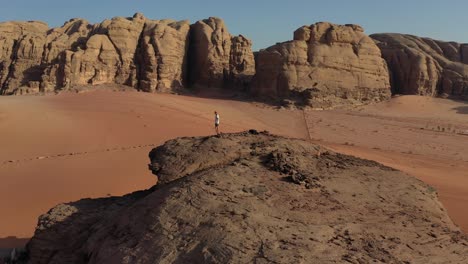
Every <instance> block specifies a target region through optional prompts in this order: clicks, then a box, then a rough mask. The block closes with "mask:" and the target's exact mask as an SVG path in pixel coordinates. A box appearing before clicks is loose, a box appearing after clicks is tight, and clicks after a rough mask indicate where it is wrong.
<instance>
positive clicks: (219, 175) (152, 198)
mask: <svg viewBox="0 0 468 264" xmlns="http://www.w3.org/2000/svg"><path fill="white" fill-rule="evenodd" d="M319 153H320V154H319ZM149 156H150V160H151V164H150V169H151V170H152V171H153V172H154V173H155V174H156V175H157V177H158V185H156V186H155V187H153V188H152V189H150V190H147V191H142V192H138V193H133V194H129V195H127V196H124V197H112V198H104V199H95V200H90V199H85V200H81V201H78V202H73V203H68V204H62V205H58V206H57V207H55V208H53V209H51V210H50V211H49V212H48V213H47V214H45V215H43V216H41V217H40V218H39V223H38V227H37V229H36V232H35V235H34V237H33V238H32V240H31V242H30V243H29V244H28V247H27V248H28V253H29V256H30V261H29V262H30V263H311V262H317V263H324V262H336V263H341V262H346V261H347V262H351V263H370V262H386V263H404V262H408V263H409V262H411V263H413V262H415V263H424V262H431V263H433V262H447V263H463V261H464V260H465V259H466V258H467V257H468V248H467V243H468V241H467V238H466V236H465V235H463V234H462V233H460V231H459V229H458V228H457V227H456V226H454V224H453V223H452V222H451V220H450V219H449V217H448V216H447V214H446V212H445V210H444V209H443V208H442V207H441V204H440V203H439V201H438V200H437V197H436V196H437V195H436V193H435V192H434V191H433V189H432V188H430V187H429V186H428V185H426V184H424V183H422V182H420V181H419V180H416V179H414V178H412V177H409V176H407V175H405V174H403V173H401V172H399V171H396V170H393V169H391V168H388V167H385V166H383V165H380V164H378V163H375V162H373V161H368V160H362V159H358V158H355V157H351V156H346V155H342V154H338V153H334V152H331V151H328V150H326V149H323V148H321V147H320V146H317V145H314V144H312V143H310V142H306V141H302V140H296V139H287V138H282V137H277V136H273V135H269V134H267V133H259V132H256V131H250V132H244V133H237V134H223V135H221V136H219V137H215V136H213V137H197V138H179V139H175V140H170V141H168V142H166V143H165V144H164V145H162V146H160V147H157V148H155V149H153V150H152V151H151V152H150V154H149Z"/></svg>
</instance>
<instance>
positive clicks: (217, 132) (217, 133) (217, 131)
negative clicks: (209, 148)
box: [215, 125, 219, 135]
mask: <svg viewBox="0 0 468 264" xmlns="http://www.w3.org/2000/svg"><path fill="white" fill-rule="evenodd" d="M215 129H216V135H219V129H218V125H215Z"/></svg>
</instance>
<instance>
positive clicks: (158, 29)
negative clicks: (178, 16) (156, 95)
mask: <svg viewBox="0 0 468 264" xmlns="http://www.w3.org/2000/svg"><path fill="white" fill-rule="evenodd" d="M189 30H190V24H189V22H188V21H180V22H177V21H173V20H160V21H150V20H148V21H147V22H146V26H145V29H144V31H143V37H142V39H141V47H140V48H141V58H140V60H141V61H140V63H139V65H140V67H141V73H140V89H141V90H143V91H147V92H153V91H170V90H173V89H180V88H183V87H185V85H186V79H187V50H188V44H189V43H188V41H189Z"/></svg>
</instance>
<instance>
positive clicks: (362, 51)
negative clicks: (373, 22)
mask: <svg viewBox="0 0 468 264" xmlns="http://www.w3.org/2000/svg"><path fill="white" fill-rule="evenodd" d="M256 72H257V74H256V76H255V78H254V81H253V84H252V93H254V94H256V95H259V96H261V97H266V98H271V99H274V100H281V99H292V100H293V101H295V102H296V103H298V104H301V105H308V106H311V107H314V108H329V107H335V106H340V105H348V104H363V103H368V102H375V101H382V100H386V99H388V98H390V95H391V93H390V82H389V75H388V70H387V66H386V63H385V61H384V60H383V59H382V58H381V53H380V50H379V48H378V47H377V46H376V45H375V43H374V42H373V41H372V39H371V38H369V37H368V36H367V35H365V34H364V32H363V29H362V27H360V26H358V25H335V24H331V23H325V22H321V23H316V24H314V25H311V26H303V27H301V28H299V29H297V30H296V31H295V32H294V40H292V41H287V42H283V43H278V44H276V45H274V46H271V47H269V48H267V49H265V50H261V51H260V52H258V54H257V60H256Z"/></svg>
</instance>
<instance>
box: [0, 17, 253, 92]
mask: <svg viewBox="0 0 468 264" xmlns="http://www.w3.org/2000/svg"><path fill="white" fill-rule="evenodd" d="M190 46H191V47H190ZM251 46H252V43H251V42H250V41H249V40H247V39H246V38H244V37H242V36H238V37H234V36H231V35H230V34H229V32H228V31H227V28H226V27H225V25H224V22H223V21H222V20H221V19H219V18H209V19H206V20H203V21H199V22H197V23H195V24H194V25H192V26H191V25H190V24H189V22H188V21H172V20H151V19H147V18H145V17H144V16H143V15H142V14H135V15H134V16H133V17H130V18H124V17H115V18H112V19H109V20H105V21H103V22H102V23H99V24H96V25H91V24H89V23H88V22H87V21H85V20H82V19H72V20H70V21H68V22H66V23H65V24H64V25H63V26H62V27H60V28H52V29H49V28H48V27H47V25H46V24H44V23H42V22H5V23H0V94H23V93H37V92H50V91H56V90H61V89H67V88H71V87H73V86H79V85H88V84H90V85H96V84H107V83H111V84H113V83H115V84H121V85H127V86H131V87H134V88H136V89H139V90H143V91H147V92H154V91H162V92H170V91H173V90H177V89H181V88H189V86H201V87H207V86H210V87H238V86H241V87H244V86H247V85H248V83H249V81H250V79H251V78H252V76H253V74H254V72H255V70H254V65H255V63H254V60H253V53H252V50H251ZM189 47H190V49H189ZM189 50H190V53H189ZM189 58H192V59H191V60H190V63H189ZM189 73H191V74H189ZM189 77H191V79H192V80H193V81H192V82H191V83H189Z"/></svg>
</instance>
